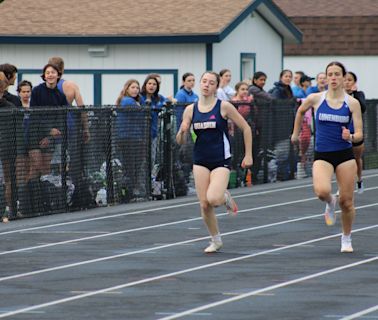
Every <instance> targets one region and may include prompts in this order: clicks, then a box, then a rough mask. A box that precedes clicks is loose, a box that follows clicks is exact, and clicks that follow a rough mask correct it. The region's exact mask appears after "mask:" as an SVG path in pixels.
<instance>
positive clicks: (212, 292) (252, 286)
mask: <svg viewBox="0 0 378 320" xmlns="http://www.w3.org/2000/svg"><path fill="white" fill-rule="evenodd" d="M364 176H365V187H366V191H365V193H364V194H362V195H357V194H356V197H355V205H356V209H357V217H356V222H355V225H354V232H353V246H354V249H355V252H354V253H353V254H341V253H340V252H339V251H340V232H341V228H340V220H338V221H337V223H336V225H335V226H332V227H327V226H326V225H325V223H324V220H323V216H322V215H321V213H322V210H323V204H322V203H321V202H320V201H319V200H317V199H316V198H315V197H314V194H313V192H312V185H311V180H310V179H303V180H296V181H289V182H281V183H276V184H268V185H260V186H253V187H252V188H243V189H234V190H231V191H232V194H233V195H234V196H235V200H236V201H237V202H238V205H239V209H240V211H239V215H238V216H237V217H230V216H227V214H226V213H225V210H224V208H218V209H217V214H218V218H219V225H220V229H221V232H222V237H223V242H224V248H223V249H222V251H221V252H220V253H217V254H212V255H206V254H204V253H203V248H204V247H206V245H207V242H208V241H209V239H208V236H207V231H206V230H205V227H204V225H203V223H202V220H201V218H200V217H199V208H198V202H197V200H196V198H195V197H184V198H180V199H175V200H170V201H155V202H148V203H137V204H128V205H123V206H117V207H110V208H97V209H94V210H88V211H85V212H76V213H67V214H59V215H54V216H46V217H39V218H33V219H24V220H19V221H14V222H11V223H9V224H7V225H4V224H2V225H1V226H0V241H1V249H0V270H1V271H0V295H1V299H0V318H9V319H49V320H54V319H59V320H63V319H91V320H93V319H106V320H109V319H132V320H136V319H165V320H167V319H201V320H202V319H204V320H206V319H217V320H218V319H222V320H223V319H224V320H226V319H227V320H230V319H344V320H345V319H357V318H358V319H378V215H377V212H378V171H376V170H375V171H374V170H372V171H365V172H364ZM334 190H335V191H336V186H335V185H334Z"/></svg>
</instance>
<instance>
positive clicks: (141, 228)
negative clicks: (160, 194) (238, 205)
mask: <svg viewBox="0 0 378 320" xmlns="http://www.w3.org/2000/svg"><path fill="white" fill-rule="evenodd" d="M375 189H378V186H377V187H372V188H366V189H365V191H371V190H375ZM313 200H317V198H316V197H311V198H307V199H301V200H294V201H288V202H280V203H276V204H270V205H266V206H261V207H255V208H249V209H243V210H239V211H238V212H239V214H240V213H243V212H250V211H258V210H264V209H270V208H275V207H280V206H286V205H292V204H296V203H302V202H307V201H313ZM373 205H375V204H373ZM360 208H361V207H360ZM225 215H228V213H220V214H217V216H218V217H221V216H225ZM197 220H202V218H201V217H197V218H191V219H185V220H179V221H173V222H167V223H161V224H156V225H151V226H147V227H139V228H134V229H128V230H121V231H116V232H108V233H105V234H98V235H95V236H88V237H83V238H76V239H70V240H65V241H59V242H52V243H46V244H43V245H38V246H32V247H25V248H21V249H15V250H8V251H2V252H0V256H3V255H7V254H12V253H19V252H29V251H31V250H36V249H42V248H48V247H54V246H58V245H64V244H72V243H77V242H80V241H86V240H93V239H98V238H104V237H112V236H116V235H120V234H125V233H131V232H137V231H146V230H150V229H155V228H160V227H167V226H173V225H177V224H183V223H187V222H193V221H197Z"/></svg>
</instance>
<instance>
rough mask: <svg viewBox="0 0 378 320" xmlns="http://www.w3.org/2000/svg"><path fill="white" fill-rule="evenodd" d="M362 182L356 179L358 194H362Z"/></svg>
mask: <svg viewBox="0 0 378 320" xmlns="http://www.w3.org/2000/svg"><path fill="white" fill-rule="evenodd" d="M364 190H365V188H364V183H363V182H362V180H361V181H357V193H358V194H363V193H364Z"/></svg>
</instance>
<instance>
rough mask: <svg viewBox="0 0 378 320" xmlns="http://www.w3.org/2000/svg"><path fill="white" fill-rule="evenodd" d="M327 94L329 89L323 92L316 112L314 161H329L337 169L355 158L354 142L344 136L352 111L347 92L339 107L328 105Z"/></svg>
mask: <svg viewBox="0 0 378 320" xmlns="http://www.w3.org/2000/svg"><path fill="white" fill-rule="evenodd" d="M326 95H327V91H325V92H324V93H323V94H322V98H321V103H320V105H319V107H318V109H317V111H316V114H315V125H316V137H315V138H316V139H315V155H314V161H316V160H324V161H327V162H328V163H330V164H332V165H333V167H334V169H336V167H337V166H338V165H339V164H341V163H343V162H345V161H348V160H352V159H354V155H353V151H352V143H351V142H350V141H346V140H344V139H343V138H342V127H346V128H347V127H348V126H349V124H350V122H351V119H352V113H351V111H350V109H349V106H348V95H347V94H346V95H345V99H344V102H343V104H342V106H341V107H340V108H338V109H334V108H332V107H330V106H329V105H328V103H327V100H326Z"/></svg>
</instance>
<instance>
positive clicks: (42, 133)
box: [29, 63, 68, 180]
mask: <svg viewBox="0 0 378 320" xmlns="http://www.w3.org/2000/svg"><path fill="white" fill-rule="evenodd" d="M61 76H62V74H61V73H60V71H59V69H58V67H56V66H55V65H54V64H49V63H48V64H46V65H45V66H44V68H43V73H42V75H41V77H42V79H43V81H44V82H43V83H41V84H39V85H38V86H36V87H34V88H33V90H32V94H31V98H30V108H31V109H33V108H36V107H62V106H68V101H67V99H66V97H65V95H64V94H63V93H61V92H60V91H59V89H58V86H57V85H58V81H59V79H60V78H61ZM64 126H65V125H64V121H63V118H62V117H61V116H59V114H56V113H55V112H54V113H53V112H48V113H47V114H42V113H41V112H38V113H37V112H34V113H32V114H31V117H30V146H29V160H30V172H29V179H30V180H31V179H36V178H38V179H39V176H40V175H46V174H50V172H51V169H50V164H51V160H52V155H53V152H54V149H55V145H58V144H60V140H61V135H62V131H63V129H64Z"/></svg>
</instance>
